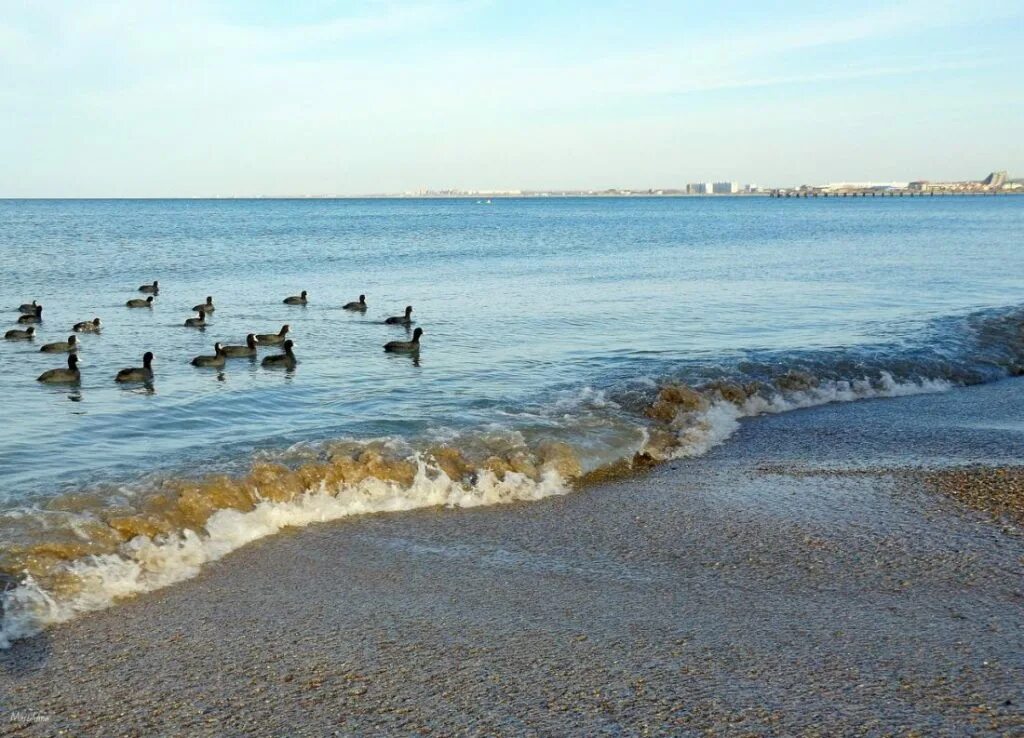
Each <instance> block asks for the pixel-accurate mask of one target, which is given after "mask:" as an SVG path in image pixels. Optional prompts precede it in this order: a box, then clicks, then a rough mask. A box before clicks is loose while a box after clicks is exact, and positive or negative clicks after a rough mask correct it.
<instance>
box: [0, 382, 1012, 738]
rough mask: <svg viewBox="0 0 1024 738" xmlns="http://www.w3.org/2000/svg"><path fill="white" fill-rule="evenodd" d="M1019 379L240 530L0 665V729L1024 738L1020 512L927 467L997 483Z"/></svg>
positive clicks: (815, 412) (749, 425) (749, 427)
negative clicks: (650, 463)
mask: <svg viewBox="0 0 1024 738" xmlns="http://www.w3.org/2000/svg"><path fill="white" fill-rule="evenodd" d="M1022 390H1024V380H1007V381H1004V382H1000V383H996V384H991V385H985V386H979V387H973V388H968V389H961V390H956V391H953V392H949V393H944V394H940V395H922V396H917V397H908V398H902V399H892V400H878V401H867V402H860V403H849V404H842V405H830V406H825V407H820V408H815V409H811V410H805V411H798V412H792V413H788V414H785V415H781V416H775V417H770V418H762V419H755V420H751V421H747V422H746V423H745V424H744V426H743V428H742V429H741V431H740V432H739V433H738V434H737V435H736V437H734V438H733V439H732V440H731V441H729V442H727V443H726V444H724V445H723V446H720V447H719V448H717V449H715V450H714V451H713V452H711V453H710V454H708V455H707V456H705V457H703V458H699V459H694V460H687V461H679V462H673V463H671V464H667V465H663V466H661V467H658V468H656V469H655V470H654V471H652V472H650V473H649V474H647V475H645V476H641V477H638V478H633V479H626V480H620V481H613V482H609V483H606V484H602V485H595V486H592V487H589V488H586V489H583V490H580V491H578V492H576V493H573V494H571V495H568V496H565V497H559V498H552V499H548V500H544V501H541V502H537V503H533V504H516V505H511V506H505V507H492V508H483V509H473V510H430V511H424V512H414V513H406V514H395V515H379V516H373V517H363V518H350V519H347V520H344V521H341V522H338V523H330V524H323V525H315V526H310V527H308V528H305V529H302V530H294V531H291V532H288V533H285V534H283V535H278V536H275V537H272V538H268V539H264V540H262V541H260V542H257V543H256V544H253V545H251V546H249V547H246V548H245V549H242V550H240V551H238V552H236V553H234V554H232V555H230V556H228V557H227V558H225V559H224V560H222V561H220V562H218V563H216V564H214V565H211V566H209V567H207V568H205V569H204V570H203V571H202V573H201V574H200V575H199V576H198V577H197V578H196V579H193V580H190V581H187V582H185V583H183V584H181V585H178V586H174V587H171V588H168V589H165V590H161V591H158V592H155V593H152V594H149V595H145V596H141V597H138V598H135V599H133V600H131V601H128V602H125V603H124V604H122V605H120V606H117V607H115V608H112V609H109V610H106V611H103V612H99V613H95V614H93V615H89V616H86V617H83V618H80V619H78V620H76V621H73V622H71V623H69V624H66V625H64V626H60V627H57V628H54V629H51V630H49V631H48V632H46V633H44V634H43V635H41V636H38V637H36V638H33V639H30V640H27V641H23V642H19V643H16V644H15V645H14V647H13V648H12V649H11V650H9V651H6V652H2V653H0V709H2V714H0V733H3V734H9V735H25V736H34V735H78V736H91V735H96V736H122V735H123V736H142V735H190V736H205V735H210V736H227V735H230V736H235V735H266V736H272V735H309V736H320V735H537V736H547V735H581V736H583V735H724V736H760V735H778V736H788V735H869V736H876V735H879V736H880V735H921V736H963V735H1011V734H1015V733H1019V732H1021V731H1024V694H1022V689H1021V687H1022V685H1024V576H1022V575H1024V537H1022V536H1021V531H1020V529H1019V527H1018V526H1019V518H1016V519H1015V518H1014V516H1013V515H1012V514H1004V513H1006V505H1007V502H1006V494H1004V493H1002V492H1000V493H999V494H1002V497H1001V498H1000V499H999V500H998V501H997V503H994V506H993V508H992V509H984V508H985V506H984V505H978V504H974V505H971V504H965V501H964V500H962V499H957V495H956V494H955V493H950V494H943V491H944V490H943V489H942V485H941V484H938V483H937V482H936V479H937V478H939V477H936V474H939V475H940V477H941V479H945V480H947V487H950V488H956V489H960V488H961V487H962V486H963V485H958V484H954V483H950V482H948V480H949V478H950V476H949V475H950V472H949V471H948V469H950V468H953V469H957V470H958V471H956V472H955V474H959V475H961V477H962V478H964V479H972V480H973V479H979V478H980V479H982V481H981V482H978V483H977V484H976V485H974V486H975V487H977V489H984V488H986V487H991V488H994V489H996V490H1004V489H1005V486H1004V485H1002V484H1000V483H999V482H998V480H999V478H1000V474H1009V475H1011V476H1013V475H1018V476H1017V477H1015V478H1016V479H1019V469H1016V470H1015V469H1013V468H1012V467H1013V466H1014V465H1015V464H1018V463H1019V462H1020V459H1021V450H1022V448H1024V423H1022V422H1021V421H1020V418H1021V417H1024V391H1022ZM966 465H975V466H974V468H973V470H972V469H964V468H962V467H965V466H966ZM979 465H980V466H979ZM1007 467H1009V468H1007ZM1000 469H1002V471H1000ZM867 470H870V472H868V471H867ZM887 470H888V471H887ZM939 470H947V471H941V472H940V471H939ZM993 479H995V480H996V481H995V482H993V481H992V480H993ZM968 486H970V485H968ZM977 489H975V491H974V492H973V493H972V494H973V495H974V496H975V497H978V496H984V495H983V492H979V491H977ZM1018 490H1019V487H1018ZM997 496H998V495H997ZM979 507H980V508H981V509H978V508H979ZM1011 507H1012V504H1011ZM1015 520H1016V522H1015Z"/></svg>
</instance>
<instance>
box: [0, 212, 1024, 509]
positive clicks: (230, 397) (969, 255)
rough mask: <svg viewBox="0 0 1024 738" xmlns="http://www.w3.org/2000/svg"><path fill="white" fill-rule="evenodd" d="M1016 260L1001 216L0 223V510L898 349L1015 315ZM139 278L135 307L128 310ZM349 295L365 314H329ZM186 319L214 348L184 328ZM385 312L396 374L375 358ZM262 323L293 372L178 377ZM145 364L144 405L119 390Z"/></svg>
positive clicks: (106, 216)
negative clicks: (125, 374)
mask: <svg viewBox="0 0 1024 738" xmlns="http://www.w3.org/2000/svg"><path fill="white" fill-rule="evenodd" d="M1022 235H1024V198H1011V197H1003V198H937V199H935V198H929V199H902V200H893V199H885V200H876V199H866V200H865V199H857V200H810V201H803V200H801V201H795V200H781V201H780V200H770V199H761V198H713V199H600V200H598V199H558V200H541V199H533V200H498V201H495V202H494V203H493V204H492V205H485V204H479V203H476V202H474V201H471V200H343V201H323V200H312V201H310V200H299V201H187V200H185V201H183V200H173V201H5V202H0V268H2V271H3V274H4V275H5V279H4V280H3V282H2V283H0V306H2V307H3V310H5V311H6V315H7V318H8V322H9V324H10V325H8V326H5V330H6V328H8V327H13V326H14V321H15V320H16V318H17V314H16V313H15V312H14V310H15V309H16V307H17V305H19V304H20V303H22V302H28V301H31V300H32V299H38V300H39V301H40V302H41V303H43V304H44V305H45V310H44V322H43V324H42V326H41V327H40V329H39V337H38V338H37V339H36V341H35V342H34V344H28V343H12V342H2V343H0V362H2V366H3V371H0V396H2V397H3V404H2V406H0V418H2V419H3V422H2V423H0V479H2V480H3V484H2V487H0V499H2V500H3V501H4V503H5V504H23V503H24V502H25V501H26V500H31V499H37V498H46V497H47V496H50V495H53V494H56V493H58V492H62V491H63V492H66V491H68V490H69V489H74V488H76V487H80V486H86V485H90V484H95V483H98V482H117V483H126V482H130V481H131V480H132V479H133V477H136V476H138V475H141V474H144V473H147V472H150V471H153V470H200V469H205V468H221V467H224V468H229V467H230V465H231V464H232V463H233V462H234V461H236V460H239V459H244V458H248V457H249V456H250V455H251V454H252V453H253V452H254V451H255V450H259V449H280V448H285V447H288V446H290V445H291V444H294V443H296V442H300V441H315V440H320V439H328V438H337V437H343V436H351V437H355V438H369V437H377V436H416V435H419V434H423V433H425V432H440V433H443V432H444V431H445V429H447V430H449V431H458V430H462V429H465V428H470V427H485V426H487V425H488V424H512V425H515V423H516V417H517V416H521V418H522V423H523V424H524V425H526V426H536V425H538V424H540V425H546V424H551V423H557V422H558V418H557V412H556V413H554V415H555V417H552V413H551V412H549V411H546V410H545V408H548V409H550V408H552V407H556V409H557V408H558V407H561V406H559V405H558V402H559V401H560V400H565V399H566V398H568V397H572V396H573V393H574V392H582V391H584V390H585V388H592V389H593V388H596V389H609V388H615V387H619V386H625V384H624V383H628V382H630V381H635V380H637V379H639V378H642V377H651V378H654V379H658V378H660V377H663V376H666V375H670V374H677V373H679V372H680V371H684V370H685V368H686V367H687V366H688V365H690V364H694V363H698V364H701V365H702V366H707V365H709V364H710V365H720V366H725V365H728V364H730V362H737V361H741V360H743V359H744V358H746V359H749V358H750V357H751V356H755V355H757V354H758V353H759V352H760V353H764V352H776V354H777V355H780V356H781V355H785V353H786V352H808V351H814V350H823V349H824V350H829V349H835V348H836V347H857V346H867V347H870V346H875V345H878V344H881V343H885V344H889V345H892V344H893V342H895V343H896V344H897V345H898V344H900V343H907V344H913V343H914V341H915V340H918V339H919V338H920V336H921V334H922V332H923V331H927V330H929V326H931V325H932V324H933V323H932V321H934V320H935V319H937V318H944V317H956V316H962V315H965V314H968V313H970V312H972V311H976V310H979V309H981V308H986V307H1003V306H1010V305H1015V304H1016V303H1019V302H1022V301H1024V249H1022V248H1021V238H1022ZM153 279H159V280H160V284H161V287H162V289H161V292H160V295H159V297H158V298H157V300H156V302H155V306H154V308H153V309H152V310H129V309H127V308H125V307H124V302H125V300H127V299H129V298H132V297H137V296H139V295H138V293H137V292H136V288H137V286H138V285H139V284H141V283H143V282H149V281H152V280H153ZM303 289H305V290H308V291H309V295H310V302H309V305H308V306H307V307H290V306H286V305H284V304H282V299H283V298H284V297H285V296H287V295H291V294H295V293H298V292H299V291H300V290H303ZM360 293H365V294H366V295H367V296H368V297H367V299H368V302H369V305H370V308H369V310H368V311H367V312H366V314H365V315H359V314H351V313H348V312H346V311H343V310H342V309H341V305H342V304H343V303H345V302H347V301H349V300H354V299H356V298H357V296H358V295H359V294H360ZM207 295H212V296H213V297H214V300H215V304H216V306H217V311H216V313H215V315H214V316H213V319H212V321H211V324H210V326H209V327H208V328H206V329H205V330H203V331H197V330H190V329H187V328H184V327H183V326H182V323H183V321H184V320H185V318H187V317H190V315H191V313H190V310H189V308H190V307H191V306H192V305H193V304H195V303H199V302H202V301H203V299H204V298H205V297H206V296H207ZM406 304H411V305H413V307H414V318H415V319H416V325H418V326H420V327H422V328H423V329H424V331H425V334H424V337H423V349H422V351H421V353H420V356H419V360H418V361H414V360H413V359H412V358H410V357H408V356H395V355H388V354H385V353H384V352H383V351H382V350H381V345H382V344H383V343H385V342H386V341H388V340H393V339H398V338H403V337H404V336H405V332H404V330H403V329H401V328H395V327H392V326H385V325H382V324H381V321H382V319H383V318H385V317H386V316H388V315H394V314H398V313H400V312H401V310H402V309H403V308H404V306H405V305H406ZM95 316H98V317H100V318H101V319H102V322H103V332H102V334H100V335H98V336H91V335H84V336H81V337H80V340H81V343H82V348H81V351H80V356H81V368H82V375H83V379H82V383H81V386H80V387H78V388H73V389H69V388H59V387H47V386H41V385H39V384H38V383H36V382H35V377H36V376H37V375H38V374H39V373H40V372H42V371H44V370H45V369H47V368H51V367H55V366H61V365H63V362H64V357H63V356H62V355H47V354H40V353H38V346H39V345H40V344H42V343H45V342H49V341H56V340H64V339H65V338H66V337H67V336H68V335H69V334H70V328H71V326H72V324H73V323H75V322H77V321H80V320H86V319H91V318H93V317H95ZM283 323H288V324H290V325H291V327H292V337H293V338H294V340H295V344H296V349H295V350H296V353H297V355H298V357H299V359H300V361H301V363H300V365H299V367H298V368H297V370H296V371H295V372H294V373H286V372H280V371H278V372H272V371H267V370H264V369H261V368H260V367H259V366H258V364H256V363H251V362H248V361H245V360H242V361H239V360H235V361H233V362H231V363H230V365H229V367H228V368H227V369H226V370H225V371H223V372H217V371H214V370H200V369H196V368H193V367H191V366H190V365H189V363H188V362H189V360H190V358H191V357H193V356H195V355H197V354H209V353H212V345H213V343H214V341H216V340H219V341H222V342H225V343H242V342H243V340H244V337H245V334H246V333H247V332H250V331H252V332H260V333H269V332H275V331H276V330H277V329H278V328H280V326H281V325H282V324H283ZM146 350H151V351H153V352H154V353H155V354H156V362H155V371H156V379H155V381H154V382H153V387H152V392H149V391H147V390H146V389H141V388H138V387H134V388H129V389H126V388H123V387H120V386H118V385H116V384H115V383H114V382H113V381H112V380H113V375H114V373H115V372H116V370H117V369H118V368H120V367H124V366H136V365H139V364H140V362H141V358H140V357H141V354H142V352H143V351H146ZM264 353H269V351H267V352H264ZM531 413H532V415H531ZM569 430H571V429H569ZM598 435H599V434H598ZM606 440H607V439H606ZM609 442H612V443H613V441H609ZM581 443H583V444H584V445H586V442H585V441H581ZM598 445H600V443H599V444H598Z"/></svg>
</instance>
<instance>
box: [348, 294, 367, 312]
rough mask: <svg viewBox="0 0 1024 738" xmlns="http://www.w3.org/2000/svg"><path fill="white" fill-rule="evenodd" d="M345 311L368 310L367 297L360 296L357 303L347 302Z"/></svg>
mask: <svg viewBox="0 0 1024 738" xmlns="http://www.w3.org/2000/svg"><path fill="white" fill-rule="evenodd" d="M343 309H344V310H366V295H360V296H359V300H357V301H356V302H346V303H345V305H344V307H343Z"/></svg>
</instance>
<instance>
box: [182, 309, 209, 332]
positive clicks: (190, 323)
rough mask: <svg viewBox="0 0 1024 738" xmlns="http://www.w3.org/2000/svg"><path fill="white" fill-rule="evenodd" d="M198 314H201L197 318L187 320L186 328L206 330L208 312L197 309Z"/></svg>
mask: <svg viewBox="0 0 1024 738" xmlns="http://www.w3.org/2000/svg"><path fill="white" fill-rule="evenodd" d="M196 312H197V313H198V314H199V315H198V317H196V318H185V327H186V328H205V327H206V311H205V310H202V309H197V310H196Z"/></svg>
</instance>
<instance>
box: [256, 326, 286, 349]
mask: <svg viewBox="0 0 1024 738" xmlns="http://www.w3.org/2000/svg"><path fill="white" fill-rule="evenodd" d="M290 330H291V326H290V325H288V324H287V323H285V324H284V325H283V326H281V330H280V331H278V332H277V333H257V334H256V340H257V341H259V343H260V344H261V345H263V346H277V345H279V344H282V343H284V339H285V336H287V335H288V331H290Z"/></svg>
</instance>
